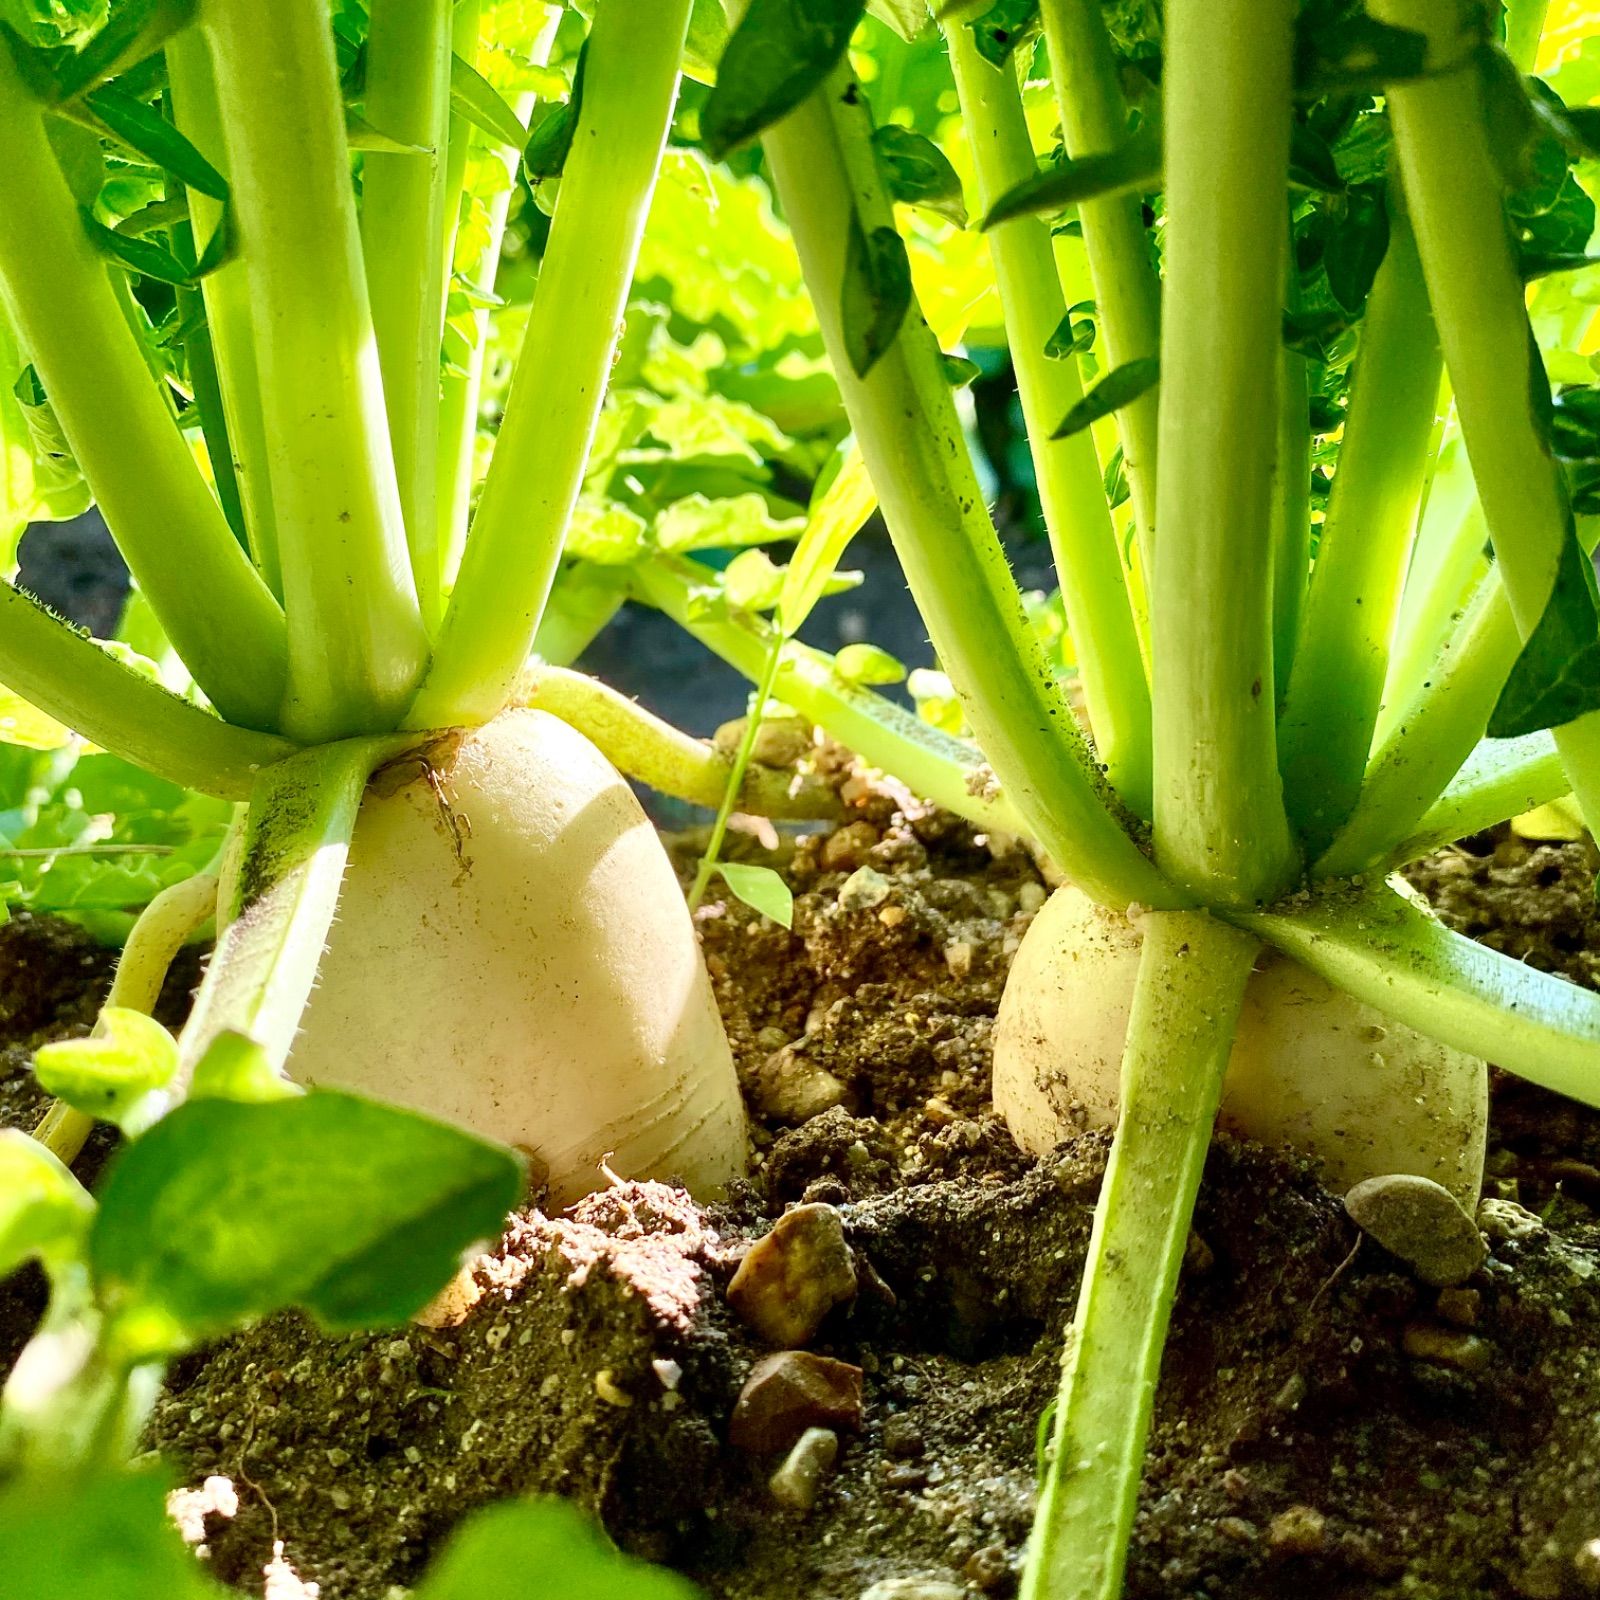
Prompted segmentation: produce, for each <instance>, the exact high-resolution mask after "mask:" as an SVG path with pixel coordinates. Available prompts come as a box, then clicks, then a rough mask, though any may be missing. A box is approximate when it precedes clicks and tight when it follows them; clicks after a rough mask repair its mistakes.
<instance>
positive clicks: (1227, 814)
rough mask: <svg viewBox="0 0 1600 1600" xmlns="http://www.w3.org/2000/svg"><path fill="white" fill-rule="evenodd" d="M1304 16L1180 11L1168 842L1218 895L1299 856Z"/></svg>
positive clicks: (1171, 319) (1280, 11) (1164, 841)
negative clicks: (1287, 700)
mask: <svg viewBox="0 0 1600 1600" xmlns="http://www.w3.org/2000/svg"><path fill="white" fill-rule="evenodd" d="M1292 20H1293V7H1292V6H1291V5H1289V4H1288V3H1287V0H1256V3H1252V0H1212V3H1209V4H1208V3H1206V0H1174V3H1173V4H1172V5H1171V6H1169V7H1168V11H1167V58H1166V174H1167V176H1166V183H1167V253H1166V261H1167V278H1166V312H1165V329H1166V331H1165V335H1164V338H1163V341H1162V346H1163V347H1162V382H1161V487H1160V501H1159V511H1158V514H1157V530H1158V531H1157V540H1158V543H1157V554H1156V563H1155V571H1154V575H1153V579H1152V583H1151V596H1152V599H1151V606H1150V615H1151V647H1152V652H1153V669H1152V673H1151V689H1152V691H1153V695H1154V700H1155V744H1156V855H1157V859H1158V860H1159V861H1160V862H1161V863H1162V865H1163V866H1164V867H1165V869H1166V870H1167V871H1168V872H1169V873H1170V874H1171V875H1172V876H1173V877H1174V878H1176V879H1177V880H1178V881H1179V882H1181V883H1183V884H1185V885H1186V886H1187V887H1189V888H1190V889H1192V890H1196V891H1199V892H1201V893H1203V894H1204V895H1205V897H1206V898H1207V899H1208V900H1210V901H1215V902H1244V901H1251V900H1258V899H1262V898H1267V897H1271V896H1273V895H1276V894H1277V893H1279V892H1280V891H1281V890H1282V889H1283V888H1285V887H1286V886H1287V884H1288V883H1289V881H1290V880H1291V879H1292V877H1293V875H1294V872H1295V866H1296V862H1295V849H1294V844H1293V841H1292V840H1291V838H1290V835H1289V825H1288V822H1287V820H1286V818H1285V815H1284V809H1283V797H1282V791H1281V785H1280V782H1279V778H1278V763H1277V750H1276V736H1275V731H1274V704H1273V702H1274V693H1273V663H1272V577H1273V575H1272V566H1273V559H1272V557H1273V552H1272V500H1273V493H1272V489H1273V466H1274V461H1275V457H1276V449H1277V427H1278V407H1277V394H1276V390H1277V376H1278V348H1279V328H1280V316H1281V313H1280V306H1281V295H1282V284H1283V249H1284V226H1283V209H1284V205H1285V203H1286V200H1285V196H1286V194H1287V188H1288V160H1289V87H1290V63H1291V56H1292V48H1291V47H1292V38H1293V29H1292Z"/></svg>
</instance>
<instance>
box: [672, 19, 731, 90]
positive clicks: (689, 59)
mask: <svg viewBox="0 0 1600 1600" xmlns="http://www.w3.org/2000/svg"><path fill="white" fill-rule="evenodd" d="M727 48H728V18H727V15H726V13H725V12H724V11H723V9H722V0H694V5H693V7H692V8H691V10H690V12H689V37H688V39H687V40H686V41H685V44H684V50H683V75H684V76H685V77H686V78H693V79H694V81H695V82H696V83H705V84H712V83H715V82H716V81H717V63H718V62H719V61H721V60H722V52H723V51H724V50H726V49H727Z"/></svg>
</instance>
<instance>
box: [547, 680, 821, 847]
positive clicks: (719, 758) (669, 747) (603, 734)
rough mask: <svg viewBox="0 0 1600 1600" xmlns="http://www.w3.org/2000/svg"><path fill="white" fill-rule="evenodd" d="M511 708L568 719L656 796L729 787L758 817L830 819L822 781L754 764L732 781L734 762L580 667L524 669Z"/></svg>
mask: <svg viewBox="0 0 1600 1600" xmlns="http://www.w3.org/2000/svg"><path fill="white" fill-rule="evenodd" d="M516 700H517V704H518V705H525V706H528V707H530V708H531V709H533V710H535V711H548V712H549V713H550V714H551V715H552V716H556V717H560V718H561V720H562V721H563V722H567V723H570V724H571V725H572V726H573V727H574V728H576V729H577V730H578V731H579V732H580V733H581V734H583V736H584V737H585V738H586V739H588V740H589V742H590V743H591V744H593V745H594V746H595V747H596V748H597V749H598V750H599V751H600V753H601V755H603V756H604V757H605V758H606V760H607V761H609V762H610V763H611V764H612V766H614V767H616V768H618V769H619V770H620V771H622V772H625V773H627V774H628V776H629V777H630V778H637V779H638V780H639V782H641V783H647V784H649V785H650V787H651V788H652V789H659V790H660V791H661V793H662V794H670V795H674V796H676V797H677V798H678V799H679V800H687V801H689V802H690V803H691V804H693V805H697V806H706V807H715V806H718V805H720V804H721V803H722V800H723V797H724V796H725V795H726V794H727V793H728V791H729V786H730V784H731V785H732V788H733V796H734V809H735V810H738V811H743V812H745V813H746V814H747V815H751V816H760V817H829V818H831V817H836V816H838V815H839V812H840V803H839V796H838V794H837V792H836V791H835V790H834V789H833V788H832V787H831V786H830V785H828V784H825V783H821V782H819V781H817V780H816V779H815V778H806V777H800V776H797V775H796V774H795V773H793V772H786V771H780V770H776V769H774V768H770V767H763V766H760V765H759V764H758V765H753V766H751V767H750V768H749V770H748V771H746V772H745V773H744V775H743V777H742V778H741V779H740V780H739V781H738V782H736V783H735V782H734V781H733V773H734V762H733V761H732V759H730V758H729V757H728V756H725V755H723V754H722V753H721V752H720V751H718V750H715V749H713V748H712V747H711V746H710V745H708V744H706V743H704V742H703V741H702V740H699V739H691V738H690V737H689V735H688V734H686V733H680V732H679V731H678V730H677V729H676V728H674V727H673V726H672V724H671V723H670V722H663V721H662V720H661V718H660V717H656V716H652V715H651V714H650V713H649V712H648V711H646V710H645V709H644V707H643V706H641V705H639V704H638V703H637V702H636V701H633V700H630V699H628V698H627V696H626V695H621V694H618V693H617V691H616V690H615V689H612V688H610V687H609V686H608V685H606V684H604V683H602V682H601V681H600V680H599V679H598V678H591V677H589V676H588V675H587V674H585V673H582V672H569V671H567V670H566V669H565V668H564V667H551V666H543V665H541V666H537V667H530V668H529V669H528V670H527V672H525V673H524V674H523V676H522V681H521V682H520V683H519V684H518V685H517V695H516Z"/></svg>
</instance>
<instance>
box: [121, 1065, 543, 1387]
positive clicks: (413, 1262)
mask: <svg viewBox="0 0 1600 1600" xmlns="http://www.w3.org/2000/svg"><path fill="white" fill-rule="evenodd" d="M522 1184H523V1172H522V1167H521V1165H520V1163H519V1162H518V1161H517V1159H516V1158H515V1157H514V1156H513V1155H512V1154H511V1152H510V1151H508V1150H504V1149H501V1148H499V1147H497V1146H494V1145H491V1144H487V1143H485V1142H484V1141H483V1140H480V1139H477V1138H475V1137H473V1136H472V1135H470V1134H467V1133H463V1132H461V1131H460V1130H459V1129H456V1128H453V1127H449V1126H447V1125H446V1124H444V1123H442V1122H435V1121H432V1120H431V1119H429V1118H427V1117H422V1116H418V1115H416V1114H414V1113H412V1112H409V1111H403V1110H401V1109H399V1108H398V1107H394V1106H388V1105H380V1104H377V1103H376V1102H373V1101H368V1100H361V1099H358V1098H356V1097H355V1096H354V1095H347V1094H340V1093H335V1092H333V1091H329V1090H318V1091H314V1092H312V1093H310V1094H306V1095H302V1096H299V1097H296V1098H294V1099H286V1100H279V1101H276V1102H272V1103H268V1104H255V1105H251V1104H243V1103H239V1102H235V1101H230V1100H190V1101H187V1102H185V1103H184V1104H183V1105H181V1106H179V1107H178V1108H177V1109H176V1110H174V1111H172V1112H169V1113H168V1114H167V1115H166V1116H165V1117H163V1118H162V1119H161V1121H159V1122H158V1123H156V1125H155V1126H154V1127H153V1128H151V1129H150V1131H149V1132H148V1133H146V1134H145V1135H144V1136H143V1137H142V1138H140V1139H137V1140H135V1141H134V1142H133V1143H132V1144H131V1145H128V1146H127V1147H125V1148H124V1149H123V1150H122V1151H121V1152H120V1153H119V1155H118V1156H117V1157H116V1159H115V1161H114V1162H113V1164H112V1166H111V1169H110V1171H109V1173H108V1174H107V1176H106V1178H105V1180H104V1182H103V1184H102V1187H101V1195H100V1210H99V1214H98V1215H97V1217H96V1219H95V1223H94V1226H93V1229H92V1230H91V1233H90V1239H89V1258H90V1265H91V1267H92V1269H93V1273H94V1278H95V1284H96V1292H97V1294H98V1296H99V1298H100V1300H101V1303H102V1304H103V1305H105V1306H106V1307H107V1309H108V1311H110V1312H111V1313H112V1314H113V1315H114V1316H115V1318H116V1319H117V1322H118V1324H119V1326H120V1329H121V1337H122V1338H123V1339H124V1340H125V1341H128V1342H130V1343H131V1344H132V1345H133V1346H134V1348H132V1349H130V1350H129V1351H128V1352H127V1354H128V1355H129V1356H130V1357H132V1358H134V1359H141V1358H142V1359H150V1358H152V1357H156V1356H161V1355H173V1354H176V1353H178V1352H180V1351H182V1350H184V1349H187V1348H190V1347H191V1346H193V1345H194V1344H196V1343H198V1342H199V1341H200V1340H202V1339H206V1338H210V1337H214V1336H216V1335H218V1334H221V1333H224V1332H227V1331H229V1330H230V1329H233V1328H237V1327H240V1326H242V1325H244V1324H246V1323H248V1322H250V1321H252V1320H254V1319H255V1318H257V1317H261V1316H265V1315H266V1314H267V1313H268V1312H271V1311H276V1310H279V1309H282V1308H284V1307H288V1306H299V1307H301V1308H303V1309H304V1310H306V1311H307V1312H309V1313H310V1315H311V1316H312V1317H313V1318H314V1319H315V1320H316V1321H317V1322H318V1323H319V1325H321V1326H322V1327H323V1328H325V1329H327V1330H329V1331H333V1332H339V1331H350V1330H353V1329H358V1328H372V1327H381V1326H390V1325H393V1324H396V1323H400V1322H403V1321H405V1319H406V1318H408V1317H410V1316H413V1315H415V1314H416V1313H417V1312H418V1311H420V1310H421V1309H422V1307H423V1306H424V1305H426V1304H427V1302H428V1300H429V1299H430V1298H431V1297H432V1296H433V1295H434V1294H435V1293H437V1291H438V1290H439V1288H440V1286H441V1285H442V1284H444V1283H445V1282H446V1281H447V1280H448V1279H449V1277H450V1275H451V1273H453V1272H454V1271H455V1270H456V1269H457V1267H458V1265H459V1263H460V1258H461V1254H462V1252H463V1251H464V1250H466V1249H467V1247H468V1246H470V1245H471V1244H473V1243H475V1242H476V1241H478V1240H480V1239H484V1238H487V1237H490V1236H492V1235H494V1234H496V1233H497V1232H498V1231H499V1229H500V1227H501V1225H502V1223H503V1221H504V1218H505V1216H506V1214H507V1213H508V1212H509V1211H510V1209H511V1208H512V1206H514V1205H515V1204H516V1203H517V1200H518V1198H519V1197H520V1195H521V1193H522Z"/></svg>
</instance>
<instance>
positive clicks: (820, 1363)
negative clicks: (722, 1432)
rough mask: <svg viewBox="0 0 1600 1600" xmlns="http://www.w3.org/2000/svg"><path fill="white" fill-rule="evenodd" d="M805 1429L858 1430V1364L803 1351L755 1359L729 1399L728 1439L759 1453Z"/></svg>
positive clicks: (789, 1443)
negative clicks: (732, 1399) (736, 1394)
mask: <svg viewBox="0 0 1600 1600" xmlns="http://www.w3.org/2000/svg"><path fill="white" fill-rule="evenodd" d="M807 1428H831V1429H834V1430H835V1431H838V1430H841V1429H842V1430H844V1431H846V1432H849V1433H859V1432H860V1430H861V1368H860V1367H852V1366H851V1365H850V1364H849V1363H848V1362H845V1361H834V1360H832V1359H831V1358H830V1357H828V1356H815V1355H812V1354H810V1353H809V1352H808V1351H805V1350H785V1351H783V1352H781V1353H780V1354H778V1355H772V1356H767V1357H766V1358H765V1359H764V1360H761V1361H758V1362H757V1363H756V1364H755V1366H754V1367H753V1368H752V1369H751V1372H750V1376H749V1377H748V1378H747V1379H746V1380H745V1385H744V1388H743V1389H741V1390H740V1391H739V1398H738V1399H737V1400H736V1401H735V1402H734V1407H733V1417H732V1419H731V1420H730V1422H729V1423H728V1442H729V1443H730V1444H731V1445H733V1446H734V1448H735V1449H738V1450H748V1451H750V1452H751V1453H752V1454H753V1455H762V1454H765V1453H767V1452H768V1451H772V1450H788V1449H791V1448H792V1447H793V1445H794V1443H795V1441H796V1440H797V1439H798V1438H799V1437H800V1435H801V1434H802V1433H804V1432H805V1431H806V1429H807Z"/></svg>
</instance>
